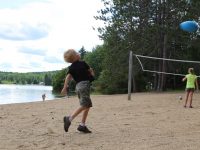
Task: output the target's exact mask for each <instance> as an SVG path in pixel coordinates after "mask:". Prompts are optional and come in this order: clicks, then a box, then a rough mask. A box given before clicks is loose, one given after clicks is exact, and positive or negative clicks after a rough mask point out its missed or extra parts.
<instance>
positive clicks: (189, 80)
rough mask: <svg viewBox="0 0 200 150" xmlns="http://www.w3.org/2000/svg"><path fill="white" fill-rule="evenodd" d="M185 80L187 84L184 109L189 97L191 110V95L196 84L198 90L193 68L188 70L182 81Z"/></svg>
mask: <svg viewBox="0 0 200 150" xmlns="http://www.w3.org/2000/svg"><path fill="white" fill-rule="evenodd" d="M185 80H187V83H186V92H187V93H186V99H185V105H184V107H186V106H187V101H188V98H189V97H190V105H189V107H190V108H193V107H192V97H193V93H194V90H195V84H196V89H197V90H198V89H199V87H198V82H197V76H196V75H195V74H194V69H193V68H189V69H188V74H187V75H186V76H185V77H184V78H183V79H182V81H185Z"/></svg>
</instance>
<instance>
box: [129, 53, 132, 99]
mask: <svg viewBox="0 0 200 150" xmlns="http://www.w3.org/2000/svg"><path fill="white" fill-rule="evenodd" d="M132 66H133V52H132V51H130V53H129V69H128V100H131V81H132V68H133V67H132Z"/></svg>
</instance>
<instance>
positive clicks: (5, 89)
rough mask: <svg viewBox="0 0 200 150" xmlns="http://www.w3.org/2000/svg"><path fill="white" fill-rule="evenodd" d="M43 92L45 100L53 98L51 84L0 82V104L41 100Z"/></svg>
mask: <svg viewBox="0 0 200 150" xmlns="http://www.w3.org/2000/svg"><path fill="white" fill-rule="evenodd" d="M44 93H45V94H46V100H51V99H54V98H55V95H53V94H52V86H43V85H7V84H0V104H10V103H23V102H34V101H42V94H44Z"/></svg>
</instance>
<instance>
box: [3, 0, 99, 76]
mask: <svg viewBox="0 0 200 150" xmlns="http://www.w3.org/2000/svg"><path fill="white" fill-rule="evenodd" d="M102 7H103V4H102V3H101V1H100V0H85V1H82V0H0V71H11V72H38V71H51V70H60V69H62V68H64V67H66V66H68V65H69V64H67V63H65V62H64V61H63V53H64V51H65V50H67V49H69V48H74V49H76V50H79V49H80V48H81V47H82V46H84V47H85V49H86V50H88V51H91V50H92V48H94V47H95V46H96V45H101V44H102V41H101V40H100V39H99V38H98V32H97V31H95V30H93V27H95V28H96V27H99V26H101V25H102V22H99V21H96V20H95V19H94V18H93V16H95V15H97V11H98V10H100V9H101V8H102Z"/></svg>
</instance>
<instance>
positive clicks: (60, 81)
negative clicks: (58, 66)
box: [52, 68, 67, 92]
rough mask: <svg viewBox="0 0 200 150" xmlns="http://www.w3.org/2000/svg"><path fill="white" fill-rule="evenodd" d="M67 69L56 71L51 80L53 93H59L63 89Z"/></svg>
mask: <svg viewBox="0 0 200 150" xmlns="http://www.w3.org/2000/svg"><path fill="white" fill-rule="evenodd" d="M66 73H67V69H66V68H65V69H62V70H60V71H58V72H57V73H56V74H55V75H54V76H53V79H52V86H53V91H54V92H60V91H61V90H62V88H63V85H64V81H65V77H66Z"/></svg>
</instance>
